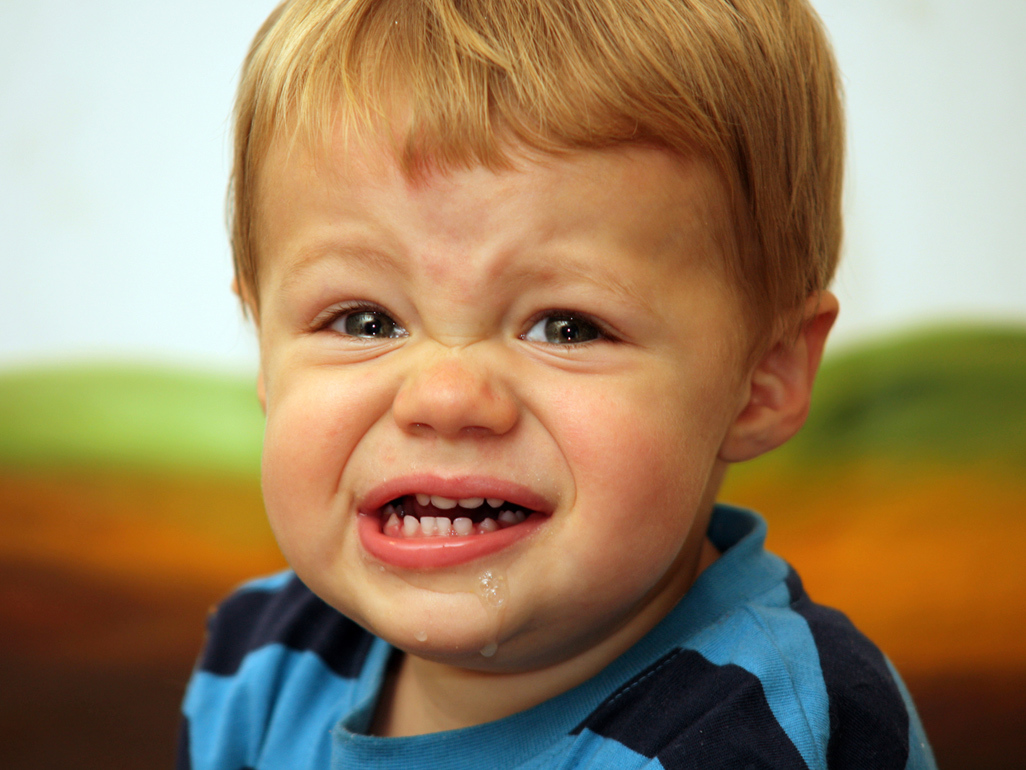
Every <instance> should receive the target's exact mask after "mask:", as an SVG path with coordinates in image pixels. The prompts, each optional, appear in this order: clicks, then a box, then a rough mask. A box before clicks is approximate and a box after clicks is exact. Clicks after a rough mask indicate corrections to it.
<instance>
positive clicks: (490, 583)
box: [477, 570, 509, 658]
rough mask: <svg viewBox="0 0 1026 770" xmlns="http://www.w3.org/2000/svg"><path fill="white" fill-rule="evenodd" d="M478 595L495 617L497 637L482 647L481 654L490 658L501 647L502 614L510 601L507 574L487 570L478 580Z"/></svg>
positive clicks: (483, 604)
mask: <svg viewBox="0 0 1026 770" xmlns="http://www.w3.org/2000/svg"><path fill="white" fill-rule="evenodd" d="M477 595H478V598H479V599H480V600H481V604H482V606H483V607H484V608H485V610H486V611H487V612H488V613H489V615H491V616H492V617H493V618H494V619H495V638H494V639H493V640H492V641H491V642H489V643H488V644H486V645H485V646H484V647H482V648H481V654H482V655H483V656H484V657H486V658H490V657H492V656H493V655H495V653H496V652H497V651H498V649H499V641H498V638H499V627H500V626H501V625H502V616H503V615H504V614H505V612H504V610H505V609H506V604H507V603H508V602H509V585H508V584H507V583H506V578H505V576H503V575H497V574H496V573H495V572H494V571H492V570H485V571H484V572H483V573H482V574H481V577H480V579H479V580H478V584H477Z"/></svg>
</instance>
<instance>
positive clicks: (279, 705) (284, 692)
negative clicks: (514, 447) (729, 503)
mask: <svg viewBox="0 0 1026 770" xmlns="http://www.w3.org/2000/svg"><path fill="white" fill-rule="evenodd" d="M710 536H711V537H712V538H713V540H714V542H715V543H716V545H717V546H718V547H719V549H720V550H721V552H723V556H721V558H720V559H719V560H718V561H717V562H716V563H715V564H714V565H712V566H711V567H710V568H709V569H708V570H707V571H706V572H705V573H703V575H702V576H701V578H700V579H699V580H698V581H697V582H696V583H695V586H694V587H693V589H692V590H691V591H690V592H689V594H688V595H687V596H686V597H685V598H684V600H682V601H681V603H680V604H679V605H678V607H677V608H676V609H675V610H674V611H673V612H672V613H671V614H670V615H669V616H668V617H667V618H666V619H664V621H663V622H662V623H661V624H660V625H659V626H657V627H656V628H655V629H653V631H652V632H651V633H650V634H649V635H648V636H647V637H646V638H645V639H643V640H642V641H641V642H640V643H639V644H638V645H636V646H635V648H632V649H631V650H630V651H628V653H626V654H625V655H624V656H622V658H621V659H619V660H617V661H616V662H614V664H612V665H611V666H610V667H609V669H607V670H606V671H604V672H603V673H602V674H601V675H600V676H599V677H596V679H595V680H592V681H589V682H587V683H585V684H584V685H582V686H581V687H579V688H577V689H576V690H573V691H571V692H569V693H564V694H563V695H562V696H558V697H557V698H555V699H553V700H552V701H549V702H547V703H543V704H541V705H540V706H538V707H536V708H535V709H532V710H531V711H530V712H525V714H520V715H514V716H513V717H511V718H509V719H507V720H502V721H501V722H500V723H493V724H492V725H483V726H481V727H480V728H474V729H475V730H479V733H478V734H477V737H476V738H475V740H477V741H478V748H479V749H483V748H484V747H486V746H488V745H489V741H493V742H494V744H495V745H494V747H493V752H492V754H491V756H492V757H493V759H494V757H495V756H497V755H498V756H506V757H508V758H509V759H510V761H509V764H508V765H506V764H503V765H502V766H509V767H551V766H552V763H553V761H554V760H553V757H554V755H558V756H560V757H562V759H560V760H559V762H560V763H563V762H565V761H566V760H567V759H568V758H569V757H572V756H587V757H590V759H589V760H588V761H589V762H594V763H595V764H590V765H589V766H595V767H603V766H608V767H639V768H640V767H649V766H651V767H665V768H673V767H678V768H691V767H694V768H698V767H727V766H730V767H732V766H735V765H736V766H742V767H743V766H747V765H749V764H752V763H754V764H755V765H756V766H759V767H780V768H802V767H810V768H811V767H822V768H825V767H830V768H853V769H854V768H865V767H873V768H879V769H881V770H887V769H888V768H894V769H895V770H903V769H904V768H906V767H909V768H918V767H922V768H929V767H932V766H933V765H932V759H931V758H930V755H929V749H928V748H927V747H926V745H925V740H924V739H923V737H922V728H921V727H920V726H919V722H918V718H917V717H916V715H915V712H914V709H913V707H912V706H911V701H910V700H909V698H908V697H907V693H905V691H904V687H903V685H902V684H901V681H900V678H899V677H898V676H897V674H896V673H895V672H894V671H893V669H892V668H891V667H890V665H889V663H888V662H887V660H886V658H885V657H884V656H883V655H882V653H880V651H879V650H878V649H877V648H876V647H875V646H874V645H873V644H872V643H871V642H870V641H869V640H868V639H866V638H865V637H864V636H863V635H862V634H861V633H859V631H858V630H857V629H856V628H855V627H854V626H853V625H852V624H851V622H850V621H849V620H848V619H847V618H846V617H845V616H844V615H843V614H841V613H839V612H837V611H835V610H831V609H828V608H825V607H822V606H820V605H817V604H815V603H814V602H812V601H811V600H810V599H809V597H808V595H807V594H806V592H805V590H804V588H803V587H802V584H801V581H800V579H799V578H798V575H797V574H796V573H795V572H794V570H792V569H791V568H790V567H789V566H788V565H787V564H786V563H784V562H783V561H782V560H780V559H779V558H777V557H775V556H773V555H772V554H769V553H767V552H766V551H765V550H764V549H763V539H764V537H765V524H764V523H763V522H762V520H761V519H760V518H758V517H757V516H755V515H754V514H751V513H750V512H746V511H741V510H739V509H732V508H728V507H721V508H719V509H718V510H717V512H716V515H715V517H714V520H713V524H712V526H711V528H710ZM389 654H391V653H390V648H389V647H388V645H386V644H384V643H383V642H381V641H380V640H378V639H376V638H374V637H373V636H371V635H370V634H368V633H367V632H366V631H364V630H363V629H361V628H360V627H359V626H357V625H356V624H354V623H352V622H351V621H349V620H347V619H346V618H344V617H343V616H342V615H341V614H339V613H338V612H337V611H335V610H334V609H333V608H331V607H329V606H328V605H326V604H325V603H324V602H323V601H321V600H320V599H319V598H317V597H316V596H315V595H314V594H313V593H312V592H310V591H309V589H307V588H306V587H305V586H304V585H303V584H302V583H301V582H300V581H299V580H298V578H296V577H295V576H294V575H293V574H291V573H282V574H280V575H276V576H273V577H272V578H269V579H265V580H262V581H258V582H255V583H251V584H248V585H246V586H244V587H243V588H242V589H240V590H239V591H238V592H236V593H235V594H234V595H232V596H231V597H230V598H229V599H228V600H226V601H225V602H224V603H223V604H222V605H221V607H220V608H219V610H218V612H217V613H216V615H214V616H213V617H212V619H211V624H210V635H209V640H208V645H207V649H206V652H205V653H204V655H203V657H202V659H201V661H200V665H199V668H198V671H197V675H196V677H195V678H194V682H193V685H192V686H191V688H190V697H189V698H187V701H186V719H187V721H188V722H190V723H192V724H193V725H195V726H196V727H197V728H199V729H198V732H197V734H196V735H194V736H188V735H185V736H183V738H184V743H185V744H186V745H187V744H188V742H189V741H190V740H192V741H195V740H201V741H204V742H206V743H208V744H210V746H209V748H210V749H211V750H213V744H215V743H217V741H218V740H222V741H225V740H227V741H234V742H235V743H236V744H239V745H238V746H236V748H235V749H233V751H234V753H235V756H236V757H237V759H238V761H239V765H238V766H239V767H243V766H254V767H257V766H259V767H263V766H267V767H270V766H273V763H272V764H266V757H267V756H269V754H268V752H269V751H270V752H271V753H272V754H273V753H274V749H273V744H275V742H276V740H277V739H278V738H282V737H284V738H285V739H286V740H287V741H288V742H289V743H292V742H293V741H295V738H296V736H297V734H302V735H309V736H310V737H311V738H312V739H313V740H311V742H310V744H307V745H312V744H318V745H319V746H320V748H318V749H316V750H314V749H311V752H312V755H311V757H310V759H311V762H310V764H309V765H306V764H298V765H297V764H294V761H295V759H296V757H295V756H294V755H292V756H293V764H290V765H289V766H294V767H306V766H309V767H315V766H322V767H328V766H330V763H331V759H330V756H331V753H332V751H336V752H337V751H339V750H344V749H345V746H342V748H341V749H340V748H339V746H335V747H334V749H333V747H332V740H331V739H330V738H329V734H330V733H331V731H332V730H333V729H334V728H335V726H336V724H338V723H339V722H342V723H343V724H346V725H356V724H358V723H359V719H356V720H354V719H353V715H354V712H355V711H358V710H359V707H360V704H361V703H366V702H368V698H370V700H371V702H372V699H373V696H374V694H375V689H374V688H375V687H376V686H377V684H376V683H377V682H379V681H380V677H381V672H382V671H383V669H384V667H385V665H386V664H387V660H386V658H387V656H388V655H389ZM201 690H202V691H203V692H200V691H201ZM315 691H316V692H317V697H316V700H317V702H318V703H319V706H317V707H314V706H315V704H311V703H310V702H308V701H304V707H303V709H301V710H296V709H294V708H292V706H290V704H292V705H294V704H295V703H296V702H297V700H298V699H300V698H309V693H312V692H315ZM304 693H305V695H304ZM215 702H216V705H215ZM205 707H212V708H210V710H209V711H208V710H207V709H206V708H205ZM201 709H202V712H203V713H201ZM290 713H292V714H293V716H289V714H290ZM226 714H227V715H229V716H225V715H226ZM295 714H302V715H303V716H302V719H299V718H298V717H297V716H294V715H295ZM364 716H366V715H364ZM212 719H213V720H221V722H222V724H224V725H225V728H226V730H227V726H228V725H229V724H230V725H232V727H231V729H232V730H235V731H236V732H237V735H235V736H229V735H228V734H227V732H230V731H227V732H222V733H221V734H220V737H217V735H214V734H212V731H211V728H210V720H212ZM226 719H227V720H228V722H225V721H224V720H226ZM241 723H246V725H247V727H246V728H245V729H244V730H241V732H240V724H241ZM293 723H294V724H293ZM542 725H544V727H541V726H542ZM514 732H515V733H518V734H519V735H521V736H523V735H524V734H525V732H526V733H529V734H530V735H531V736H532V741H531V742H532V744H533V747H532V749H531V751H529V752H526V753H525V754H524V755H522V756H519V757H517V758H516V761H514V757H513V755H512V754H511V749H510V747H509V744H508V741H509V735H510V734H511V733H514ZM213 733H217V730H214V731H213ZM344 733H345V731H344V730H343V731H342V732H341V733H339V735H343V734H344ZM241 734H246V735H247V736H248V737H246V739H245V740H243V741H240V740H239V739H238V735H241ZM275 736H277V737H275ZM314 736H317V737H316V738H314ZM336 737H337V736H336ZM432 738H434V736H421V740H422V741H423V740H426V739H432ZM437 740H438V741H440V742H441V743H440V745H441V744H444V743H445V741H451V740H452V737H451V736H445V737H443V736H439V737H438V739H437ZM336 742H337V741H336ZM357 742H359V741H357ZM522 743H523V740H521V744H522ZM366 748H367V747H366V746H365V745H364V746H362V748H361V750H366ZM421 748H423V747H421ZM224 749H225V747H221V749H220V750H221V751H224ZM292 750H293V749H289V751H292ZM282 751H283V753H284V752H285V749H282ZM200 753H202V752H200ZM554 753H555V754H554ZM313 754H317V755H319V756H320V757H321V759H317V760H315V758H314V756H313ZM475 755H476V756H478V757H480V756H483V755H484V754H482V753H480V752H475ZM528 755H529V756H528ZM258 756H259V757H261V758H263V760H264V761H263V763H262V764H261V763H257V762H256V759H255V758H256V757H258ZM322 760H323V762H324V764H320V762H321V761H322ZM603 763H604V764H603ZM188 766H189V765H186V767H188ZM216 766H219V767H220V766H227V765H216ZM461 766H462V765H461ZM466 766H467V767H473V766H474V765H473V764H472V763H469V762H468V764H467V765H466ZM492 766H495V767H498V765H492ZM560 766H566V767H574V766H577V765H575V764H572V763H571V764H560Z"/></svg>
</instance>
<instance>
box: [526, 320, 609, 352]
mask: <svg viewBox="0 0 1026 770" xmlns="http://www.w3.org/2000/svg"><path fill="white" fill-rule="evenodd" d="M603 336H604V335H603V334H602V331H601V330H600V329H599V327H598V326H596V325H595V324H594V323H592V322H591V321H589V320H587V319H586V318H581V317H580V316H575V315H572V314H570V313H555V314H553V315H550V316H546V317H545V318H542V319H541V320H540V321H538V323H536V324H535V325H534V326H532V327H531V328H530V329H529V330H528V332H527V334H525V335H524V339H525V340H527V341H528V342H545V343H548V344H549V345H579V344H581V343H583V342H592V341H594V340H597V339H600V338H602V337H603Z"/></svg>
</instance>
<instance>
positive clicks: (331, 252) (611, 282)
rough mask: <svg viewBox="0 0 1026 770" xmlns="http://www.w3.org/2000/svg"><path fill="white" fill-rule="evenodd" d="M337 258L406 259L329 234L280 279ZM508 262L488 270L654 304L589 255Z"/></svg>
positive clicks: (390, 262) (512, 279) (389, 263)
mask: <svg viewBox="0 0 1026 770" xmlns="http://www.w3.org/2000/svg"><path fill="white" fill-rule="evenodd" d="M628 258H637V259H643V258H644V257H643V256H641V255H632V256H629V257H628ZM335 261H342V262H355V263H357V264H358V265H360V266H362V267H364V268H367V269H371V270H378V271H383V272H388V273H391V274H393V275H395V274H399V273H401V267H402V263H403V260H402V259H400V258H398V257H396V256H394V255H392V254H391V253H389V252H388V251H386V250H383V249H380V248H376V247H373V246H370V245H363V244H351V243H346V242H342V241H338V240H334V239H330V238H329V239H326V240H324V241H322V242H319V243H315V244H312V245H309V246H306V247H304V248H303V249H302V250H301V251H300V253H299V256H298V257H297V258H296V259H295V260H294V261H293V262H292V263H291V264H289V265H288V267H287V268H286V269H285V271H284V274H283V276H282V279H281V287H282V289H283V290H285V291H289V290H290V289H291V288H292V287H294V286H295V285H296V284H297V283H299V282H300V281H301V280H302V278H303V276H304V275H305V274H307V273H309V272H310V271H311V270H314V269H315V268H316V267H317V266H319V265H321V264H323V263H325V262H335ZM506 263H507V258H506V257H504V256H498V257H495V258H494V259H493V261H492V263H491V266H490V269H489V272H490V273H492V274H493V275H495V276H498V275H501V274H502V273H503V272H506V274H507V278H506V281H507V283H510V284H513V285H515V286H524V287H527V286H530V285H538V284H548V285H555V286H559V285H560V284H571V285H573V284H588V285H591V286H594V287H597V288H598V289H600V290H603V291H606V292H609V293H611V294H613V295H617V296H624V297H628V298H630V299H631V300H632V301H633V302H635V303H637V304H639V305H641V306H643V307H651V302H650V299H649V297H648V296H647V293H646V292H643V291H642V290H640V289H639V288H638V287H636V286H632V285H631V284H629V283H627V282H625V281H623V280H622V279H621V278H620V277H619V276H617V275H615V274H612V273H611V272H610V271H609V270H601V269H598V268H596V267H595V266H594V265H592V264H589V263H588V261H587V260H586V259H582V258H580V257H577V256H574V255H570V254H566V253H562V254H558V255H550V256H549V257H548V258H547V259H546V258H545V257H543V256H539V257H537V258H535V259H534V260H532V261H531V263H529V264H527V265H520V266H518V267H516V268H513V269H509V268H508V267H507V266H506Z"/></svg>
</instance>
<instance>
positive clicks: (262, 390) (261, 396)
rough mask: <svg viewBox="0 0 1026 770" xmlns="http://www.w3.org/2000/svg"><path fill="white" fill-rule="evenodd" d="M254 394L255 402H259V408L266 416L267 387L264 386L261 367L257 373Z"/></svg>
mask: <svg viewBox="0 0 1026 770" xmlns="http://www.w3.org/2000/svg"><path fill="white" fill-rule="evenodd" d="M256 392H257V400H259V401H260V408H261V409H263V410H264V414H267V387H266V386H265V385H264V369H263V367H261V368H260V371H259V372H257V381H256Z"/></svg>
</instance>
